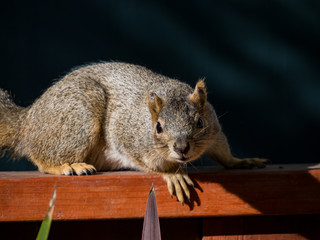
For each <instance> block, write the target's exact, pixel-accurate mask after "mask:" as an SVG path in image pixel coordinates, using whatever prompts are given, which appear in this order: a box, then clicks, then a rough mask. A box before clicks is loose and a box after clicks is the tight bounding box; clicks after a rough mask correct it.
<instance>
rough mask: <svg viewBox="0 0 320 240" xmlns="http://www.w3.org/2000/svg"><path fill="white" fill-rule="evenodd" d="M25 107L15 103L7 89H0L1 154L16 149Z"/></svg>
mask: <svg viewBox="0 0 320 240" xmlns="http://www.w3.org/2000/svg"><path fill="white" fill-rule="evenodd" d="M23 109H25V108H22V107H19V106H17V105H16V104H14V103H13V101H12V99H11V96H10V95H9V94H8V92H7V91H4V90H2V89H0V154H1V152H2V153H5V152H6V150H9V151H14V148H15V145H16V136H17V135H18V133H19V129H20V125H21V124H20V121H21V120H20V119H22V118H21V114H22V112H23Z"/></svg>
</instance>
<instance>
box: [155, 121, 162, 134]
mask: <svg viewBox="0 0 320 240" xmlns="http://www.w3.org/2000/svg"><path fill="white" fill-rule="evenodd" d="M156 130H157V133H158V134H160V133H162V132H163V130H162V126H161V124H160V123H159V122H157V126H156Z"/></svg>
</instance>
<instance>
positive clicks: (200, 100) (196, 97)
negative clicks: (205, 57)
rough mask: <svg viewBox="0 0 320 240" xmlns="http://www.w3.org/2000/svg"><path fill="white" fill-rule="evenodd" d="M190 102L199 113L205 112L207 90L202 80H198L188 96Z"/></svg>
mask: <svg viewBox="0 0 320 240" xmlns="http://www.w3.org/2000/svg"><path fill="white" fill-rule="evenodd" d="M190 100H191V102H193V103H195V104H196V105H197V106H198V108H199V110H200V111H201V112H203V113H204V112H205V105H206V102H207V89H206V84H205V82H204V78H200V79H199V81H198V82H197V84H196V87H195V89H194V91H193V93H192V94H191V96H190Z"/></svg>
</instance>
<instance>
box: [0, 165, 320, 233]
mask: <svg viewBox="0 0 320 240" xmlns="http://www.w3.org/2000/svg"><path fill="white" fill-rule="evenodd" d="M189 175H190V177H191V178H192V179H193V181H194V182H195V183H196V188H195V189H194V190H191V201H190V202H188V201H187V202H186V204H185V205H184V206H182V205H181V204H180V203H179V202H177V201H176V198H175V197H174V198H173V199H172V198H171V197H170V194H169V192H168V190H167V186H166V183H165V182H164V181H163V180H162V178H161V177H160V176H157V175H152V174H146V173H141V172H107V173H98V174H96V175H92V176H80V177H78V176H71V177H70V176H53V175H47V174H42V173H39V172H0V221H1V223H0V230H1V231H2V232H5V233H6V231H7V233H8V231H11V230H10V229H14V228H15V227H16V226H17V225H21V224H23V223H24V226H27V225H28V224H31V225H32V224H38V222H30V221H40V220H42V219H43V218H44V216H45V214H46V211H47V208H48V203H49V199H50V196H51V194H52V190H53V186H54V185H55V184H56V189H57V198H56V205H55V210H54V214H53V215H54V216H53V218H54V219H55V220H57V221H54V223H53V229H52V232H54V226H56V232H55V233H53V234H59V231H60V232H61V234H63V232H64V231H63V229H64V228H69V229H70V228H71V227H70V226H74V227H75V228H76V229H77V231H75V233H74V235H72V236H73V238H76V233H79V229H78V228H77V227H76V225H77V224H78V226H79V225H83V226H84V228H88V227H89V226H91V228H92V229H93V228H94V229H95V228H97V226H100V227H99V228H98V229H95V230H94V231H95V234H99V233H98V232H97V231H99V230H100V231H101V234H102V233H105V234H107V235H109V236H116V237H117V239H121V236H122V235H123V234H126V233H129V234H130V235H129V236H131V238H130V239H135V237H136V238H137V239H139V238H140V236H141V235H140V236H139V233H140V232H141V231H142V225H141V224H142V222H141V221H142V218H143V216H144V213H145V208H146V203H147V197H148V193H149V190H150V188H151V186H152V184H153V186H154V188H155V193H156V198H157V205H158V213H159V216H160V218H161V222H160V224H161V232H162V234H163V239H168V238H170V237H172V239H182V237H184V238H183V239H201V238H202V239H238V238H237V237H239V236H241V237H242V238H243V239H255V237H257V239H277V237H278V236H279V237H280V236H281V239H283V237H287V238H284V239H312V238H313V237H315V235H316V236H317V237H318V236H320V234H316V230H315V229H316V228H318V225H319V223H320V222H319V220H320V217H319V216H320V168H319V166H315V165H314V164H313V165H312V164H300V165H269V166H268V167H267V168H265V169H252V170H224V169H222V168H219V167H216V168H206V169H199V170H198V171H196V172H195V171H193V172H192V173H189ZM60 220H64V221H60ZM74 220H76V221H74ZM79 220H86V221H84V222H83V221H80V222H79ZM96 220H103V221H98V222H96ZM26 221H29V222H26ZM315 221H316V222H317V225H314V228H313V227H312V226H313V225H312V224H313V223H314V222H315ZM76 223H77V224H76ZM129 225H130V226H131V227H132V226H136V227H135V228H137V230H136V233H133V232H132V231H133V230H131V233H130V231H129V230H128V231H127V232H126V230H123V231H121V229H130V227H127V228H126V226H129ZM140 225H141V226H140ZM58 226H60V230H58V229H59V228H58ZM93 226H95V227H93ZM139 226H140V227H139ZM165 226H167V227H165ZM173 230H174V231H173ZM88 231H89V230H88ZM108 231H109V232H108ZM117 231H118V232H117ZM170 231H171V234H170ZM89 232H90V231H89ZM89 232H88V233H87V234H88V236H91V237H92V236H93V235H92V234H93V233H91V234H90V233H89ZM51 234H52V233H51ZM83 234H84V233H82V234H81V236H84V235H83ZM112 234H115V235H112ZM186 234H187V235H186ZM107 235H106V236H107ZM185 235H186V236H185ZM53 236H55V235H53ZM58 236H59V235H57V239H58V238H59V237H58ZM61 236H65V235H61ZM61 236H60V238H61ZM164 236H165V237H164ZM233 237H234V238H233ZM261 237H263V238H261ZM268 237H270V238H268ZM293 237H294V238H293ZM91 239H93V238H91ZM106 239H108V238H107V237H106ZM110 239H112V238H110ZM315 239H317V238H315ZM318 239H320V237H319V238H318Z"/></svg>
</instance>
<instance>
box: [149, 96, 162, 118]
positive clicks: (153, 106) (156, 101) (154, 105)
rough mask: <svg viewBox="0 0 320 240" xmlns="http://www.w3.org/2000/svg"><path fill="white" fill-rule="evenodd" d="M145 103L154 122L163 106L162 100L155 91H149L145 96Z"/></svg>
mask: <svg viewBox="0 0 320 240" xmlns="http://www.w3.org/2000/svg"><path fill="white" fill-rule="evenodd" d="M147 103H148V107H149V111H150V113H151V116H152V121H153V122H156V121H157V120H158V115H159V113H160V111H161V110H162V108H163V107H164V101H163V100H162V99H161V98H160V97H158V95H157V94H156V93H155V92H150V93H149V95H148V98H147Z"/></svg>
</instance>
